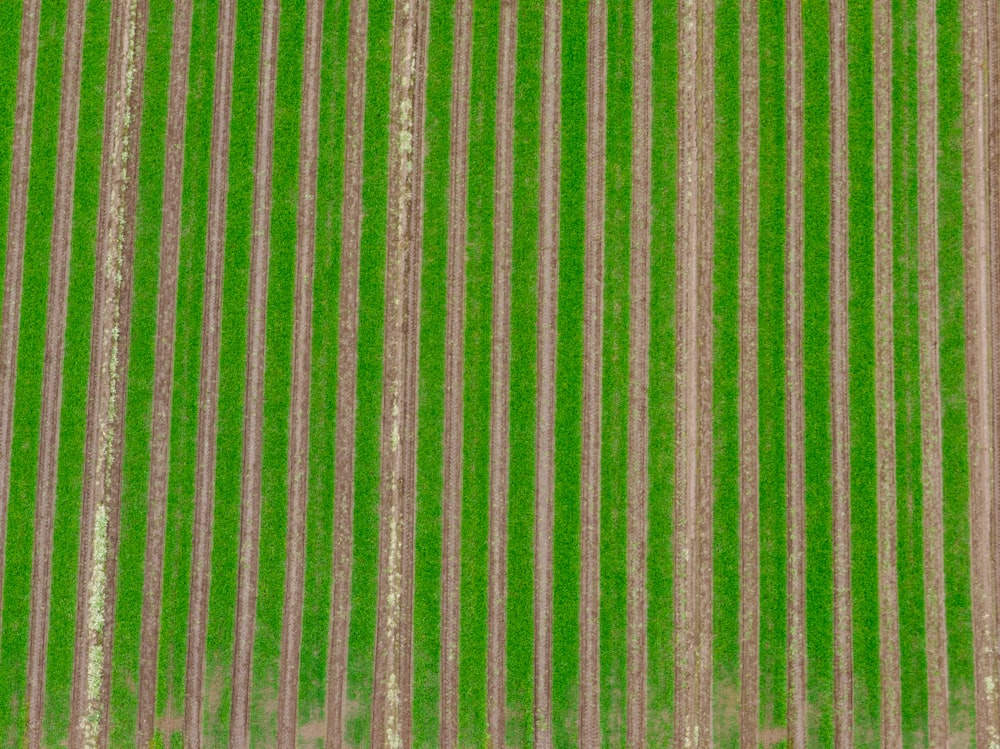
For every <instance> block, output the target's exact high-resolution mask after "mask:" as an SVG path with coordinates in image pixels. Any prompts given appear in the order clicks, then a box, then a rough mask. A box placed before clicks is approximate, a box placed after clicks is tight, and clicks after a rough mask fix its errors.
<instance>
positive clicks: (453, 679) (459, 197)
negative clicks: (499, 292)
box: [440, 0, 492, 749]
mask: <svg viewBox="0 0 1000 749" xmlns="http://www.w3.org/2000/svg"><path fill="white" fill-rule="evenodd" d="M454 12H455V36H454V56H453V58H452V82H451V151H450V153H449V158H448V160H449V171H450V174H451V179H450V182H449V190H448V210H449V215H448V270H447V274H448V277H447V314H446V328H447V332H446V340H445V387H444V398H445V402H444V492H443V496H442V507H441V525H442V540H441V734H440V741H441V746H442V747H447V748H448V749H451V748H452V747H455V746H457V745H458V686H459V685H458V664H459V622H460V619H461V601H460V588H461V577H462V433H463V430H462V415H463V414H462V403H463V398H464V386H463V372H464V368H465V346H464V341H465V253H466V232H467V227H468V215H467V208H466V206H467V202H468V191H469V186H468V171H469V162H468V150H469V81H470V64H471V57H472V3H471V2H469V0H459V2H457V3H456V4H455V11H454ZM491 465H492V464H491Z"/></svg>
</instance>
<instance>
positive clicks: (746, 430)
mask: <svg viewBox="0 0 1000 749" xmlns="http://www.w3.org/2000/svg"><path fill="white" fill-rule="evenodd" d="M758 28H759V23H758V20H757V0H742V2H741V3H740V100H741V101H740V104H741V106H740V123H741V125H740V747H741V749H756V748H757V745H758V739H759V737H760V516H759V508H760V467H759V466H760V464H759V445H760V426H759V425H760V419H759V413H758V408H759V395H758V389H757V388H758V384H757V382H758V380H757V366H758V364H757V321H758V308H759V302H758V299H757V290H758V260H757V253H758V249H759V236H760V229H759V227H760V185H759V179H760V60H759V58H758V51H757V50H758V38H759V32H758Z"/></svg>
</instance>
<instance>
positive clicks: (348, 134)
mask: <svg viewBox="0 0 1000 749" xmlns="http://www.w3.org/2000/svg"><path fill="white" fill-rule="evenodd" d="M350 13H351V16H350V31H349V38H348V48H347V101H346V116H345V132H344V202H343V209H342V210H343V224H342V227H343V228H342V237H341V256H340V263H341V265H340V292H339V295H340V298H339V301H338V304H339V313H338V331H337V340H338V344H337V425H336V436H335V450H336V458H335V460H336V464H335V485H334V499H335V501H334V538H333V590H332V594H331V600H332V603H331V616H330V641H329V651H328V656H327V657H328V662H327V690H326V745H327V746H332V747H338V746H341V745H342V744H343V736H344V711H345V707H346V699H345V696H346V687H347V644H348V636H349V633H350V621H351V568H352V563H353V553H354V552H353V549H354V435H355V416H356V412H357V378H358V372H357V369H358V291H359V286H358V274H359V267H360V255H361V219H362V210H361V209H362V205H361V188H362V181H363V166H364V132H365V63H366V60H367V43H368V42H367V40H368V2H367V0H358V1H357V2H352V3H351V11H350Z"/></svg>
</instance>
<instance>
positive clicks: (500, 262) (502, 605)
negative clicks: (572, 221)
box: [486, 2, 517, 747]
mask: <svg viewBox="0 0 1000 749" xmlns="http://www.w3.org/2000/svg"><path fill="white" fill-rule="evenodd" d="M516 52H517V3H515V2H503V3H501V4H500V40H499V60H498V64H497V112H496V174H495V192H494V203H493V350H492V353H491V357H490V359H491V367H492V371H491V375H490V382H491V392H490V511H489V512H490V537H489V547H490V548H489V597H488V602H487V606H488V614H487V619H488V623H487V628H488V631H487V642H486V732H487V735H488V736H489V742H490V746H491V747H503V746H506V706H507V684H506V681H507V503H508V498H509V482H510V324H511V323H510V307H511V264H512V257H513V234H512V232H513V226H514V214H513V210H514V95H515V88H514V81H515V75H516V71H517V57H516Z"/></svg>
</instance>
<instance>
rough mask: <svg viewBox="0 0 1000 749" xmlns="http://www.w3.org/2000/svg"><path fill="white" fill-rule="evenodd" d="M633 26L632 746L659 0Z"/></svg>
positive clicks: (639, 712)
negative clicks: (655, 25) (655, 11)
mask: <svg viewBox="0 0 1000 749" xmlns="http://www.w3.org/2000/svg"><path fill="white" fill-rule="evenodd" d="M634 7H635V17H634V26H633V37H632V38H633V56H634V61H633V68H632V90H633V99H632V216H631V232H630V235H631V250H630V253H631V257H630V269H629V270H630V272H629V422H628V423H629V431H628V461H629V466H628V519H627V524H628V528H627V534H628V547H627V552H626V553H627V561H626V576H627V577H626V586H627V591H628V592H627V600H628V603H627V606H628V609H627V624H626V627H627V645H626V674H627V675H626V687H627V693H626V709H625V712H626V715H625V721H626V743H627V744H628V746H632V747H644V746H645V745H646V701H647V695H648V688H647V671H648V663H649V660H648V654H647V633H646V621H647V608H648V605H649V596H648V594H647V591H646V558H647V555H648V551H649V545H648V544H649V538H648V536H649V328H650V312H649V283H650V281H649V270H650V218H651V216H650V197H651V184H652V178H651V175H652V151H653V140H652V121H653V3H652V0H638V2H636V4H635V6H634Z"/></svg>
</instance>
